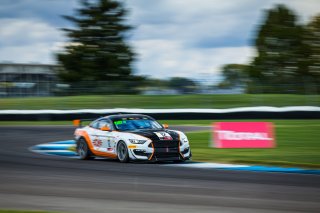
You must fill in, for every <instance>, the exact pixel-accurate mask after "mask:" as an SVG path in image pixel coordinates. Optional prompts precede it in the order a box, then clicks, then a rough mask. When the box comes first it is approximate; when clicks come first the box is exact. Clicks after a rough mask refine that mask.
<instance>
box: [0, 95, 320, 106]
mask: <svg viewBox="0 0 320 213" xmlns="http://www.w3.org/2000/svg"><path fill="white" fill-rule="evenodd" d="M301 105H312V106H319V105H320V95H280V94H277V95H273V94H267V95H264V94H263V95H261V94H241V95H163V96H162V95H160V96H159V95H158V96H152V95H91V96H68V97H36V98H30V97H28V98H0V110H1V109H85V108H90V109H103V108H231V107H245V106H278V107H280V106H301Z"/></svg>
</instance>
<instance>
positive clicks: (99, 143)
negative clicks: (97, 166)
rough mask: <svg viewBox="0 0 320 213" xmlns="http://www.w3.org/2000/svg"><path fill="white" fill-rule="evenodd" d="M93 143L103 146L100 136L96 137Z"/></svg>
mask: <svg viewBox="0 0 320 213" xmlns="http://www.w3.org/2000/svg"><path fill="white" fill-rule="evenodd" d="M92 144H93V145H94V146H96V147H101V146H102V141H101V140H100V139H99V138H95V139H94V140H93V141H92Z"/></svg>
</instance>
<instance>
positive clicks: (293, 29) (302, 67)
mask: <svg viewBox="0 0 320 213" xmlns="http://www.w3.org/2000/svg"><path fill="white" fill-rule="evenodd" d="M296 22H297V18H296V15H295V14H294V13H293V12H292V11H291V10H289V9H288V8H287V7H286V6H284V5H278V6H276V7H275V8H273V9H270V10H268V11H267V12H266V18H265V21H264V22H263V24H262V25H261V26H260V27H259V29H258V33H257V38H256V40H255V46H256V48H257V53H258V55H257V57H256V58H254V60H253V62H252V64H251V67H250V71H249V76H250V78H251V79H252V82H251V92H255V90H256V87H260V89H258V90H256V92H266V93H296V92H299V91H298V90H299V87H300V85H301V77H302V76H307V75H308V74H309V72H308V61H307V60H304V59H303V58H308V56H309V54H310V51H309V49H308V45H305V44H304V42H303V40H304V39H303V37H304V35H305V30H304V28H303V27H302V26H299V25H298V24H297V23H296ZM261 86H263V88H262V87H261Z"/></svg>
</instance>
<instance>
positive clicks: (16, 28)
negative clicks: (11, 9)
mask: <svg viewBox="0 0 320 213" xmlns="http://www.w3.org/2000/svg"><path fill="white" fill-rule="evenodd" d="M0 26H2V27H1V31H0V38H1V40H0V60H2V61H12V62H21V63H28V62H31V61H32V62H40V63H55V61H54V52H56V51H57V50H58V49H59V48H58V47H59V46H61V44H62V43H63V42H64V40H65V38H64V37H63V35H62V33H61V32H60V31H58V30H57V29H56V28H55V27H53V26H50V25H49V24H48V23H45V22H41V21H39V20H34V19H30V20H28V19H0Z"/></svg>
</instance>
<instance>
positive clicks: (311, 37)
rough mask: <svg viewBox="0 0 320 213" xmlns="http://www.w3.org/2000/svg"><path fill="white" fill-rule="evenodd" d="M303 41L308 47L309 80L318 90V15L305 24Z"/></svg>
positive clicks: (319, 50) (319, 88)
mask: <svg viewBox="0 0 320 213" xmlns="http://www.w3.org/2000/svg"><path fill="white" fill-rule="evenodd" d="M306 32H307V34H306V36H305V43H306V44H307V45H309V47H310V54H309V60H310V61H309V64H308V65H309V72H310V81H311V82H312V83H313V84H314V85H315V87H314V88H315V89H316V90H317V91H315V92H318V93H319V92H320V15H317V16H315V17H313V18H312V20H311V21H310V23H308V24H307V26H306Z"/></svg>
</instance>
